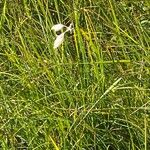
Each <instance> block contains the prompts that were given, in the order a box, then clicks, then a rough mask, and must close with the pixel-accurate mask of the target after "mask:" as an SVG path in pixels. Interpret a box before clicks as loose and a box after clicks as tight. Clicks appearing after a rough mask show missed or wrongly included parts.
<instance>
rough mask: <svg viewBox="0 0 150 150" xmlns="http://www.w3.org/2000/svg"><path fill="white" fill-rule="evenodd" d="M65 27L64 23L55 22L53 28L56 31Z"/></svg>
mask: <svg viewBox="0 0 150 150" xmlns="http://www.w3.org/2000/svg"><path fill="white" fill-rule="evenodd" d="M64 27H65V25H63V24H55V25H54V26H53V27H52V28H51V30H54V31H55V32H57V31H60V30H62V29H63V28H64Z"/></svg>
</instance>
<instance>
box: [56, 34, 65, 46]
mask: <svg viewBox="0 0 150 150" xmlns="http://www.w3.org/2000/svg"><path fill="white" fill-rule="evenodd" d="M64 35H65V33H62V34H60V35H58V36H57V37H56V40H55V41H54V49H56V48H58V47H59V46H60V45H61V44H62V43H63V41H64Z"/></svg>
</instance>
